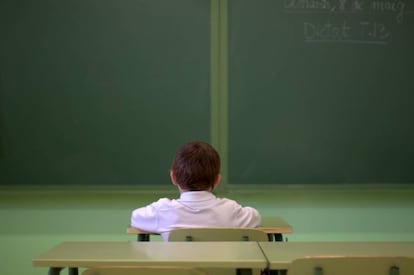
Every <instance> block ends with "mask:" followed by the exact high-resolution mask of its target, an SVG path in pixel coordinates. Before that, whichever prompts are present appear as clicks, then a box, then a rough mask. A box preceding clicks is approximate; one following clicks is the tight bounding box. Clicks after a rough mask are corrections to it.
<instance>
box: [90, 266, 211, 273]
mask: <svg viewBox="0 0 414 275" xmlns="http://www.w3.org/2000/svg"><path fill="white" fill-rule="evenodd" d="M82 275H207V272H205V271H204V270H202V269H198V268H193V267H177V266H100V267H93V268H88V269H86V270H85V271H84V272H82Z"/></svg>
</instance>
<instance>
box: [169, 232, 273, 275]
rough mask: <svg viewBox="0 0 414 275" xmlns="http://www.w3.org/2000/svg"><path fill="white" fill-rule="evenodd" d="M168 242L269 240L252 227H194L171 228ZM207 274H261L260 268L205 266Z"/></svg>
mask: <svg viewBox="0 0 414 275" xmlns="http://www.w3.org/2000/svg"><path fill="white" fill-rule="evenodd" d="M168 241H169V242H182V241H184V242H192V241H194V242H200V241H201V242H215V241H266V242H267V241H269V237H268V236H267V234H266V233H265V232H264V231H261V230H259V229H254V228H241V227H201V228H200V227H195V228H179V229H175V230H172V231H171V232H170V235H169V237H168ZM206 270H207V272H208V274H214V275H234V274H244V273H247V274H253V275H258V274H261V270H259V269H253V270H244V269H238V270H236V271H235V270H231V269H220V268H207V269H206Z"/></svg>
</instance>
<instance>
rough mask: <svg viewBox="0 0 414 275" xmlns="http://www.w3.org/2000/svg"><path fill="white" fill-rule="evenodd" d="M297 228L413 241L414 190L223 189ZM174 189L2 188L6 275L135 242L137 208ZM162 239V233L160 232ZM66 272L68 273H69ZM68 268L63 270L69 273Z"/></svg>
mask: <svg viewBox="0 0 414 275" xmlns="http://www.w3.org/2000/svg"><path fill="white" fill-rule="evenodd" d="M219 195H221V196H222V195H225V196H227V197H230V198H233V199H236V200H238V201H239V202H240V203H242V204H243V205H250V206H253V207H256V208H257V209H258V210H259V211H260V212H261V214H262V215H264V216H274V215H276V216H280V217H283V218H284V219H285V220H286V221H288V222H289V223H290V224H291V225H292V226H293V231H294V232H293V233H292V234H287V235H285V236H286V237H287V238H288V241H291V242H294V241H414V220H413V219H412V216H413V214H414V199H413V198H414V190H412V189H394V190H390V189H381V188H379V189H378V190H376V191H375V190H372V189H370V190H364V189H354V190H349V189H347V190H343V189H342V190H341V189H338V188H336V189H326V188H320V189H315V188H311V189H309V188H298V189H293V190H291V189H283V188H282V189H280V190H273V191H270V192H269V190H251V191H249V192H248V193H245V192H238V193H237V192H234V193H226V194H219ZM162 196H167V197H170V198H174V197H176V196H177V193H176V191H175V190H173V189H171V191H168V192H166V191H164V192H151V193H147V194H145V193H143V192H142V191H139V190H125V192H119V190H118V192H110V193H108V192H99V190H95V191H93V190H92V191H89V193H88V192H85V191H82V192H79V191H65V192H59V191H55V192H50V191H47V190H38V191H37V192H31V193H24V192H4V191H3V192H1V193H0V221H1V226H0V243H1V244H2V245H1V246H0V255H2V264H1V265H0V273H1V274H5V275H20V274H34V275H41V274H47V270H46V269H44V268H34V267H32V266H31V260H32V258H33V257H35V256H36V255H38V254H40V253H41V252H43V251H45V250H47V249H49V248H50V247H51V246H53V245H55V244H57V243H59V242H62V241H82V240H83V241H91V240H92V241H94V240H96V241H135V240H136V237H135V235H128V234H126V233H125V229H126V227H127V225H128V223H129V217H130V212H131V210H132V209H134V208H136V207H139V206H142V205H145V204H147V203H149V202H151V201H153V200H155V199H157V198H158V197H162ZM153 240H154V241H161V239H160V238H157V237H156V238H153ZM64 272H65V271H64ZM63 274H64V273H63Z"/></svg>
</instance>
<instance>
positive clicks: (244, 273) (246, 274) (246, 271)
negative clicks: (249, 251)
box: [236, 268, 253, 275]
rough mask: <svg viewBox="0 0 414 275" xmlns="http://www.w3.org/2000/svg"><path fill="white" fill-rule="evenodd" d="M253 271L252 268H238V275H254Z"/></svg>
mask: <svg viewBox="0 0 414 275" xmlns="http://www.w3.org/2000/svg"><path fill="white" fill-rule="evenodd" d="M252 274H253V271H252V270H251V269H250V268H238V269H237V270H236V275H252Z"/></svg>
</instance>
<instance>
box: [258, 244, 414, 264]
mask: <svg viewBox="0 0 414 275" xmlns="http://www.w3.org/2000/svg"><path fill="white" fill-rule="evenodd" d="M259 246H260V247H261V248H262V251H263V253H264V254H265V256H266V258H267V260H268V264H269V269H270V270H287V269H288V268H289V265H290V263H291V262H292V261H293V260H294V259H296V258H302V257H306V256H350V255H353V256H405V257H413V259H414V242H279V243H268V242H259Z"/></svg>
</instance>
